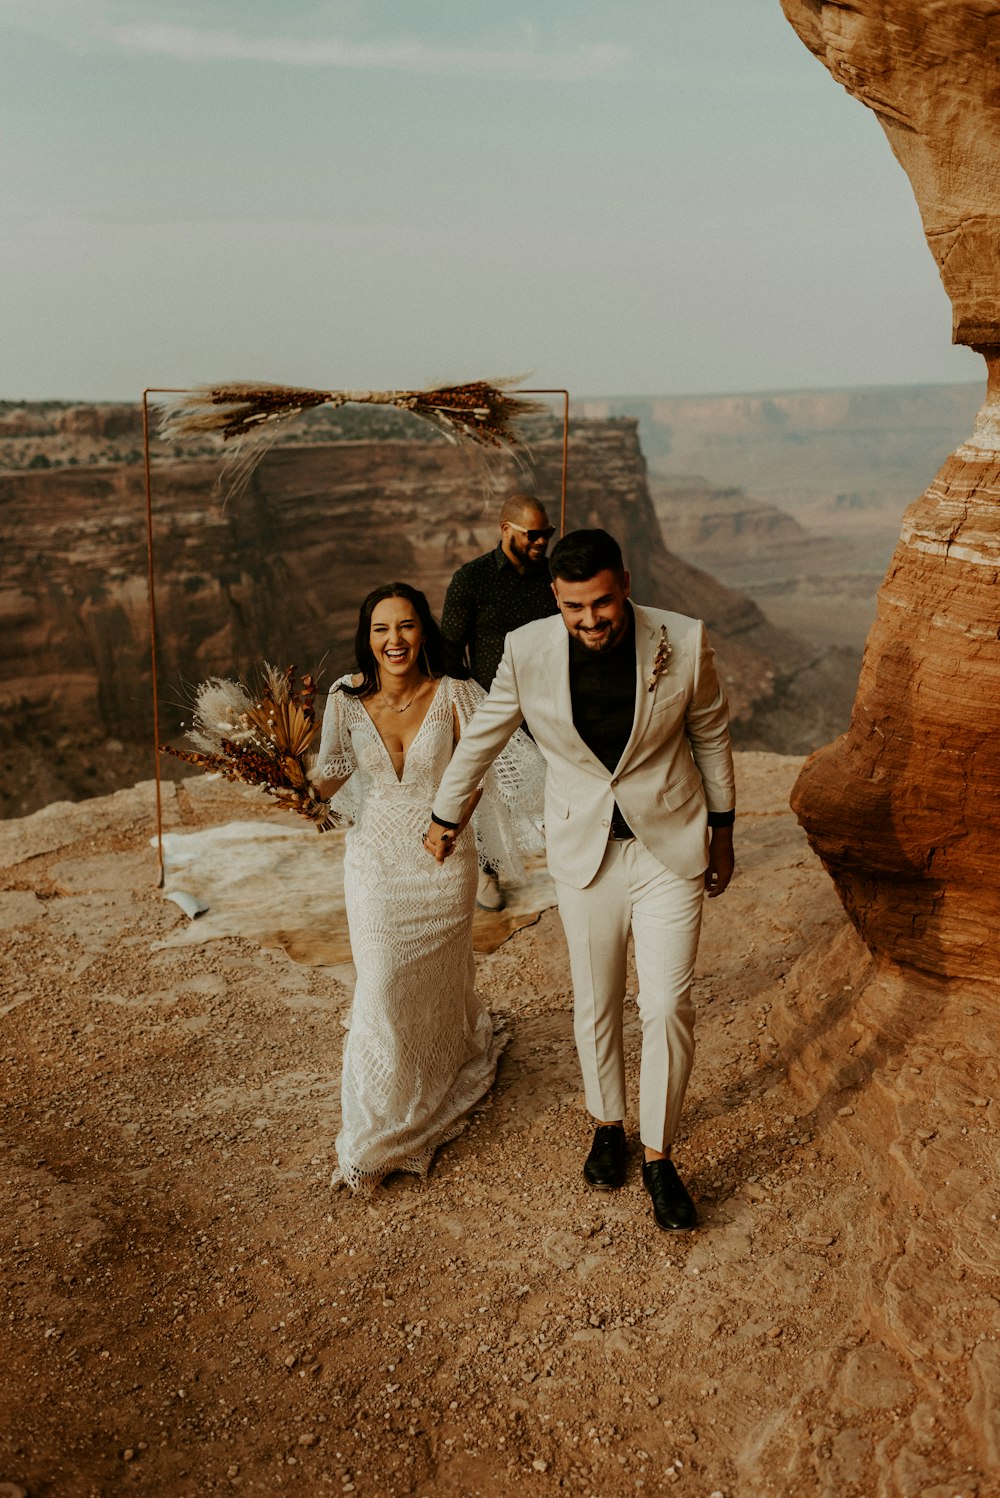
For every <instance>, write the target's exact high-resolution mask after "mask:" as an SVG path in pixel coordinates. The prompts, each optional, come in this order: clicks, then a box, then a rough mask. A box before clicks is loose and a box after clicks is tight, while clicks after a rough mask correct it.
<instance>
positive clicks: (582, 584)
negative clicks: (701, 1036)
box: [424, 530, 735, 1228]
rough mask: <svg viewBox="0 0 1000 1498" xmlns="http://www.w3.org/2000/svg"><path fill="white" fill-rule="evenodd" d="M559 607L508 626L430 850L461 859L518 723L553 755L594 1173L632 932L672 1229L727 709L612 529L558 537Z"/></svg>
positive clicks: (730, 802)
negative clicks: (468, 808)
mask: <svg viewBox="0 0 1000 1498" xmlns="http://www.w3.org/2000/svg"><path fill="white" fill-rule="evenodd" d="M549 570H550V572H551V574H552V591H553V593H554V594H555V599H556V603H557V605H558V607H559V613H560V615H561V617H560V618H558V619H556V618H550V619H540V620H538V621H536V622H535V623H533V624H526V625H524V626H523V627H522V628H521V629H516V630H514V631H513V632H512V633H511V634H509V635H508V636H507V642H506V646H505V649H504V655H503V659H502V661H501V662H500V666H499V669H498V671H497V674H496V677H495V679H494V682H493V686H492V689H491V691H490V694H489V696H488V697H487V698H486V700H485V701H484V702H483V703H481V704H480V706H479V708H478V710H477V711H476V713H475V716H474V717H473V719H472V722H471V723H470V724H469V726H468V727H467V728H466V730H465V732H464V734H463V735H462V738H461V741H460V743H459V745H458V747H457V748H456V750H455V753H454V756H453V758H452V760H451V763H450V765H449V766H448V769H447V771H446V772H445V775H444V778H443V779H442V781H441V785H440V787H439V789H438V794H437V799H436V801H435V803H434V810H433V813H432V816H431V826H430V828H429V829H428V831H427V833H426V835H425V838H424V846H425V847H426V848H427V850H428V852H430V853H432V854H433V855H434V857H435V858H436V859H437V860H438V861H439V862H440V861H442V860H443V859H445V858H446V857H447V856H448V854H449V853H450V852H451V849H452V845H453V843H454V839H455V836H456V829H457V827H458V823H459V821H460V819H461V815H462V810H463V808H464V807H465V805H466V803H467V802H468V800H469V798H470V797H471V795H472V794H473V792H474V790H475V788H476V786H477V785H478V784H479V782H480V780H481V778H482V776H483V774H484V773H485V771H486V770H487V769H488V767H489V765H490V764H491V763H492V761H493V760H494V758H495V757H496V755H497V754H498V753H499V752H500V750H501V749H502V748H503V746H504V744H505V743H506V742H507V740H508V739H509V738H510V736H511V734H512V733H513V732H514V730H515V729H516V728H517V727H518V725H519V724H520V722H521V720H522V718H523V719H524V720H525V721H526V722H527V725H528V727H529V729H530V730H531V733H532V735H533V736H534V740H535V743H536V744H537V745H538V748H539V749H540V750H541V752H542V755H543V756H544V758H545V761H546V765H547V774H546V783H545V834H546V844H547V852H548V864H549V870H550V872H551V874H552V877H553V880H554V881H555V886H556V893H557V896H558V901H559V914H560V916H561V917H562V922H563V926H564V928H565V931H566V940H567V942H568V944H569V954H570V968H571V972H572V977H573V994H574V1029H575V1034H576V1045H577V1051H578V1054H579V1058H580V1067H581V1069H582V1072H583V1080H584V1087H585V1090H586V1102H587V1108H588V1110H589V1112H590V1113H591V1114H592V1115H593V1116H594V1118H595V1119H596V1120H597V1128H596V1131H595V1133H594V1140H593V1144H592V1147H591V1150H590V1154H589V1155H588V1156H587V1160H586V1163H585V1164H584V1168H583V1173H584V1177H585V1179H586V1180H587V1182H588V1183H589V1185H591V1186H593V1187H595V1188H597V1189H599V1190H613V1189H615V1188H617V1187H619V1186H621V1185H623V1184H624V1181H625V1174H626V1165H627V1149H626V1143H625V1129H624V1123H623V1120H624V1117H625V1061H624V1050H623V1044H622V1009H623V1002H624V998H625V974H626V956H627V948H628V938H629V932H630V930H631V933H632V937H633V943H634V949H635V963H636V971H637V974H638V979H639V994H638V999H637V1003H638V1008H639V1014H640V1017H641V1020H642V1059H641V1068H640V1075H639V1133H640V1137H641V1139H642V1143H643V1145H644V1147H645V1160H644V1163H643V1167H642V1178H643V1183H644V1185H645V1187H646V1190H647V1191H648V1192H649V1195H650V1197H651V1198H652V1205H653V1214H654V1217H655V1219H656V1222H657V1223H658V1225H659V1226H660V1227H661V1228H691V1227H694V1225H695V1222H696V1215H695V1209H694V1204H693V1202H692V1201H691V1198H690V1196H689V1195H688V1193H687V1191H686V1189H685V1187H684V1185H683V1183H682V1181H681V1179H680V1177H679V1176H678V1174H677V1171H676V1170H675V1168H674V1166H673V1164H672V1162H671V1159H670V1148H671V1144H672V1142H673V1139H674V1136H675V1134H676V1131H677V1124H678V1120H679V1118H680V1112H681V1105H682V1104H683V1101H684V1091H685V1088H686V1086H687V1081H688V1077H689V1075H690V1071H691V1062H692V1058H693V1055H694V1009H693V1005H692V1002H691V984H692V979H693V976H694V963H695V955H696V952H697V947H698V934H699V929H700V926H701V912H702V903H703V897H704V895H705V893H706V891H707V893H708V896H709V898H710V899H711V898H713V897H714V896H716V895H721V894H722V893H723V891H724V890H725V888H726V886H727V885H728V883H729V881H730V879H731V877H732V873H733V821H734V818H735V812H734V810H733V807H734V801H735V796H734V785H733V758H732V751H731V747H730V742H729V713H728V706H727V703H726V698H725V695H724V693H723V691H722V689H721V687H720V686H719V682H718V678H717V676H716V674H715V667H714V665H713V660H712V651H711V649H710V647H709V644H708V641H707V639H706V637H705V627H704V625H703V624H702V623H701V621H700V620H697V619H689V618H687V617H686V616H685V615H683V614H673V613H667V612H666V611H664V610H662V609H649V608H643V607H640V606H639V605H638V604H633V603H631V602H630V601H629V575H628V573H627V572H626V571H625V568H624V565H623V562H622V554H621V549H620V547H619V546H618V543H617V542H616V541H615V540H614V538H613V537H612V536H609V535H608V533H607V531H603V530H579V531H573V532H571V533H570V534H569V535H567V536H564V537H563V539H562V540H561V541H560V542H558V544H557V545H556V547H555V548H554V550H553V552H552V555H551V558H550V561H549Z"/></svg>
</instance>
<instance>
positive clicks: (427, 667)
mask: <svg viewBox="0 0 1000 1498" xmlns="http://www.w3.org/2000/svg"><path fill="white" fill-rule="evenodd" d="M420 659H421V661H422V662H423V671H424V675H425V676H426V677H427V678H428V679H429V678H430V674H431V663H430V660H429V659H428V656H427V646H426V645H425V644H423V643H421V646H420Z"/></svg>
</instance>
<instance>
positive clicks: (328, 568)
mask: <svg viewBox="0 0 1000 1498" xmlns="http://www.w3.org/2000/svg"><path fill="white" fill-rule="evenodd" d="M67 414H71V413H67ZM98 417H99V419H97V418H95V423H92V425H94V424H96V425H97V426H99V427H100V428H101V429H102V430H103V429H104V428H105V427H106V426H107V425H108V421H107V420H106V419H105V414H104V413H100V412H99V413H98ZM72 420H73V423H74V424H76V425H80V426H86V425H87V424H86V423H85V422H84V421H83V419H82V417H79V416H77V415H73V416H72ZM531 454H532V461H533V465H534V471H533V474H532V475H531V477H530V478H526V477H524V476H520V475H518V474H517V473H516V472H514V471H513V470H512V471H509V472H504V473H502V474H499V475H497V476H496V478H495V482H496V483H497V484H499V485H500V486H502V487H501V490H500V492H504V491H505V490H506V489H509V488H513V487H517V486H520V487H523V486H524V484H525V483H526V482H530V483H532V484H533V485H534V486H535V487H536V488H537V490H538V492H539V493H540V494H542V495H543V496H545V498H546V500H547V501H548V502H549V504H550V507H551V508H552V512H553V516H554V517H557V515H558V496H559V478H560V467H561V428H559V427H557V426H556V425H555V424H547V425H543V426H541V427H540V428H539V429H538V431H537V432H536V433H534V434H533V435H532V442H531ZM217 476H218V458H217V457H215V458H212V459H211V460H208V459H192V460H184V461H175V460H172V459H169V458H158V459H157V462H156V464H155V467H154V514H155V526H154V533H155V534H154V539H155V556H156V581H157V634H158V641H159V666H160V670H159V686H160V694H161V706H162V717H161V722H162V725H163V733H164V735H166V734H168V733H171V734H173V733H176V732H177V731H178V730H179V725H180V719H181V718H182V717H183V711H182V710H181V708H180V707H179V705H178V704H179V703H181V702H182V701H183V698H184V695H185V690H186V687H185V684H190V683H192V682H197V681H200V680H202V679H204V678H205V677H206V676H208V675H211V674H228V673H231V672H233V671H234V670H236V671H248V670H249V669H250V668H251V667H252V666H253V665H254V664H255V663H257V662H259V661H260V660H261V659H268V660H273V661H281V662H288V661H294V662H295V663H296V664H297V665H298V667H299V669H300V670H306V669H313V668H316V667H317V666H318V665H319V663H320V662H322V661H324V660H325V663H326V664H325V679H326V680H330V679H332V678H333V677H334V676H336V675H338V674H339V673H340V672H342V671H344V670H346V669H348V668H349V666H350V665H351V663H352V659H353V649H352V645H353V636H354V628H355V623H356V618H357V607H358V603H359V602H360V600H361V598H362V597H363V596H364V594H365V593H366V592H367V591H368V590H369V589H370V588H372V587H374V586H375V585H377V584H379V583H382V582H385V581H386V580H388V579H392V578H403V579H407V580H410V581H413V582H416V583H417V584H418V585H419V586H421V587H422V588H424V589H425V590H426V592H427V593H428V596H429V598H430V600H431V604H432V607H433V608H435V609H438V608H440V605H441V602H442V600H443V597H444V591H445V588H446V586H447V582H448V580H449V578H450V576H451V574H452V572H453V571H454V569H455V568H456V567H457V566H458V565H459V564H460V563H462V562H464V561H466V560H468V559H469V558H470V557H472V556H475V555H477V554H478V553H479V552H482V551H485V550H487V549H489V548H490V547H491V546H493V545H494V544H495V542H496V534H497V530H496V514H497V508H498V497H497V491H496V490H495V489H490V488H486V487H485V486H484V483H483V480H482V476H481V475H479V474H477V473H476V472H475V470H474V469H471V468H470V464H469V460H468V457H467V456H466V455H464V454H463V453H460V452H456V451H455V449H453V448H452V447H450V446H448V444H446V443H444V442H442V441H440V440H433V439H432V440H429V441H428V440H421V438H416V439H412V440H358V441H352V440H337V441H326V442H318V441H314V442H312V443H311V444H303V443H296V444H295V445H291V446H287V447H285V446H282V447H279V448H275V449H274V450H273V451H272V452H271V453H270V454H269V455H268V456H267V458H265V460H264V462H263V463H262V464H261V466H260V468H259V469H258V470H257V472H256V473H255V475H254V476H253V479H252V481H251V483H250V486H249V488H248V489H247V491H246V493H245V494H243V495H241V496H240V497H239V498H238V499H230V500H229V501H228V502H226V503H223V501H222V500H221V499H220V498H219V496H218V495H217V494H216V493H214V492H213V489H214V485H215V481H216V478H217ZM567 523H568V525H569V526H570V527H573V526H579V525H590V524H602V525H605V526H607V528H608V529H609V530H611V531H613V532H615V533H616V534H617V535H618V536H619V537H620V538H621V539H622V541H623V544H624V547H625V551H626V554H627V556H628V559H629V562H630V565H631V568H632V572H633V582H634V592H635V594H636V596H637V597H638V598H640V599H642V600H644V601H648V602H653V603H656V604H659V605H662V606H665V607H670V608H676V609H679V610H680V611H682V612H684V613H690V614H695V615H698V616H700V617H702V618H704V619H705V620H706V621H707V623H708V625H709V628H710V630H711V633H712V636H713V638H714V640H715V641H716V643H717V645H718V646H719V647H720V654H721V660H722V667H723V674H724V676H725V677H726V679H727V686H728V688H729V691H730V695H731V699H732V702H733V708H734V713H735V716H736V719H737V721H738V723H740V724H743V725H747V724H749V723H750V722H751V720H752V721H753V723H754V733H755V741H756V742H757V743H760V741H761V738H762V737H764V740H765V742H766V724H765V725H764V726H763V727H761V712H763V713H764V716H765V717H766V709H767V706H768V704H769V703H770V702H771V701H772V699H773V698H774V693H775V683H776V682H780V681H781V680H783V679H784V678H785V677H787V676H788V675H789V674H792V673H795V672H797V671H799V670H801V669H802V667H803V666H804V665H806V664H808V662H809V660H810V659H811V657H812V653H811V652H810V651H809V650H808V649H806V648H805V647H803V646H802V645H801V644H800V643H799V642H797V641H795V640H794V639H793V638H791V637H789V636H788V635H785V634H783V633H782V632H781V631H779V630H776V629H774V628H773V627H771V626H770V625H769V624H768V622H767V621H766V620H765V618H764V616H763V615H762V614H761V612H760V610H759V609H758V608H757V607H756V605H754V604H753V603H752V602H751V601H750V600H749V599H747V598H746V597H744V596H742V595H741V594H739V593H736V592H733V591H731V590H729V589H727V588H725V587H723V586H722V585H721V584H718V583H716V582H715V581H714V580H713V579H712V578H711V577H709V576H708V575H707V574H705V573H703V572H700V571H699V570H698V569H697V568H695V567H692V566H689V565H688V564H687V563H685V562H682V561H681V560H680V559H679V558H677V557H675V556H673V555H672V554H671V553H670V552H668V550H667V549H666V547H665V546H664V544H663V540H662V536H661V534H660V529H659V524H658V522H657V519H656V515H655V512H654V510H653V507H652V503H651V500H650V497H649V492H648V488H647V485H646V471H645V463H644V461H643V457H642V453H641V450H640V448H639V443H638V437H637V431H636V424H635V422H634V421H626V420H617V421H577V422H574V423H573V425H572V433H571V444H570V502H569V510H568V517H567ZM0 526H2V531H3V543H4V553H5V554H4V579H3V584H2V586H0V618H2V620H3V623H4V628H3V631H2V632H0V703H2V704H3V706H4V708H5V710H6V722H7V726H8V728H10V725H12V724H14V725H16V744H15V743H14V742H13V741H11V742H9V743H5V742H4V733H5V731H6V730H5V728H4V725H2V724H0V771H2V772H3V774H5V775H9V776H15V777H16V776H18V775H20V776H22V777H23V779H22V781H19V782H18V783H17V785H16V788H14V789H12V790H11V791H9V792H8V795H9V809H10V810H12V811H20V810H25V809H28V807H29V806H33V805H37V804H44V801H45V800H52V799H55V798H56V797H57V796H65V795H66V794H67V792H69V793H70V794H80V792H81V791H82V792H83V793H86V792H87V791H91V792H92V791H98V790H102V789H109V788H111V787H112V786H113V785H115V784H116V783H120V781H118V780H117V779H116V776H117V774H118V773H119V770H120V773H121V775H122V777H123V778H126V779H127V778H134V776H135V774H136V773H137V772H138V773H145V774H148V768H147V764H148V761H146V762H144V763H143V765H142V766H141V767H140V766H139V765H138V763H137V762H136V760H135V758H134V755H131V750H130V746H132V745H147V744H150V743H151V741H152V723H151V706H150V703H151V686H150V672H149V619H148V605H147V590H146V533H145V499H144V492H143V481H142V468H141V465H139V464H135V463H131V464H116V465H108V466H95V467H79V466H78V467H72V468H71V467H64V468H61V469H57V468H55V467H50V468H47V469H45V470H42V469H38V470H36V469H31V470H30V471H20V472H8V473H7V474H3V475H0ZM845 719H846V713H845V718H842V719H841V722H843V721H845ZM829 732H830V729H829V728H828V729H827V731H826V733H825V734H824V733H822V732H820V733H818V734H817V736H816V737H814V738H813V739H812V741H811V743H810V744H809V745H807V746H803V747H812V746H813V745H814V744H815V743H817V742H822V738H823V737H826V736H828V734H829ZM108 736H110V737H111V738H112V739H113V740H116V741H118V743H119V746H122V745H124V746H126V748H125V752H122V750H121V747H119V751H118V753H119V755H120V758H119V759H118V760H111V761H109V760H108V757H107V756H106V755H103V754H101V753H100V752H99V741H100V740H102V739H106V738H107V737H108ZM43 737H44V738H45V739H47V740H49V741H50V742H49V744H48V746H46V745H45V744H44V743H43ZM26 745H33V746H34V751H33V754H32V755H31V756H28V757H26V756H25V755H24V747H25V746H26ZM136 752H139V751H136ZM53 754H54V755H56V756H57V757H58V758H59V759H60V760H61V761H62V763H61V764H60V765H59V767H58V772H59V774H61V775H62V776H63V783H62V784H61V785H60V784H58V783H57V782H56V780H54V779H52V778H47V775H46V769H45V766H46V765H47V764H48V762H49V759H50V758H51V755H53ZM130 756H131V757H130ZM8 766H9V769H8V768H7V767H8ZM81 766H82V768H81ZM89 771H94V773H92V774H89V776H88V772H89ZM85 777H86V778H85ZM36 793H37V794H38V795H39V797H40V799H37V800H36V799H35V795H36ZM26 798H27V804H25V801H26Z"/></svg>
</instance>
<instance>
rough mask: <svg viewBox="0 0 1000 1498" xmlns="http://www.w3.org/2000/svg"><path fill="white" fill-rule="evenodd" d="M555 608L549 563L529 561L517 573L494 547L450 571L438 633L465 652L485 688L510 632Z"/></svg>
mask: <svg viewBox="0 0 1000 1498" xmlns="http://www.w3.org/2000/svg"><path fill="white" fill-rule="evenodd" d="M557 612H558V610H557V608H556V601H555V598H554V597H553V596H552V580H551V578H550V577H549V564H548V562H545V561H542V562H534V563H532V562H529V563H528V565H527V567H526V568H525V570H524V572H523V573H521V572H518V570H517V568H516V567H513V566H511V564H510V562H509V561H508V560H507V558H506V556H505V555H504V551H503V547H502V546H497V547H496V549H495V550H494V551H488V552H487V553H486V554H485V556H481V557H476V559H475V561H472V562H466V564H465V566H464V567H459V569H458V571H457V572H456V573H455V576H454V577H453V578H452V580H451V582H450V583H449V584H448V592H447V594H446V595H445V600H444V610H443V612H442V614H441V633H442V634H443V635H444V637H445V639H446V640H450V641H451V643H452V644H453V645H457V646H458V648H459V649H460V650H462V651H468V655H469V668H470V670H471V671H472V674H473V676H474V677H475V679H476V681H478V682H479V684H480V686H482V687H485V688H486V690H487V691H489V689H490V686H491V685H492V682H493V678H494V676H496V674H497V667H498V666H499V664H500V658H501V656H502V655H503V646H504V640H505V639H506V638H507V636H508V634H509V633H510V631H511V630H512V629H520V627H521V625H522V624H530V623H531V621H532V620H533V619H545V618H546V617H547V616H548V615H549V614H555V613H557Z"/></svg>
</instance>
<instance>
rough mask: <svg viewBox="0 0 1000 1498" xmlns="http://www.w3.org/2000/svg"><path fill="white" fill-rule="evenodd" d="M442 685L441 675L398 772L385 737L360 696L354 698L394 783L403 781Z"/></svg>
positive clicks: (400, 783) (398, 783)
mask: <svg viewBox="0 0 1000 1498" xmlns="http://www.w3.org/2000/svg"><path fill="white" fill-rule="evenodd" d="M443 686H444V677H443V676H442V678H441V680H440V681H439V682H438V684H437V691H436V692H435V693H434V696H433V697H432V698H431V700H430V702H428V704H427V708H426V710H425V712H424V716H423V717H422V718H421V720H420V727H419V728H418V729H417V731H416V733H415V734H414V735H413V738H412V739H411V740H410V747H409V748H408V749H407V750H406V751H405V753H404V755H403V768H402V770H400V771H399V773H398V774H397V772H396V766H395V765H394V764H393V760H392V755H391V754H390V753H389V745H388V744H387V743H386V741H385V739H384V738H383V737H382V735H381V734H380V733H379V731H378V724H377V723H376V722H375V719H374V718H373V717H372V715H371V713H370V712H369V711H368V709H367V708H366V707H365V705H364V703H363V702H362V700H361V698H360V697H356V698H355V701H356V702H357V704H358V706H359V707H360V709H361V711H362V712H363V713H364V715H365V717H366V718H367V719H368V722H369V724H370V725H371V728H372V731H373V733H374V734H375V737H376V738H377V739H378V741H379V743H380V744H381V746H382V752H383V754H384V755H385V757H386V759H387V760H388V761H389V768H390V770H391V771H392V773H393V775H394V776H395V777H396V784H397V785H402V783H403V776H404V775H405V774H406V766H407V765H408V764H409V761H410V755H411V754H412V753H413V750H414V747H415V745H416V743H417V740H418V739H419V738H420V735H421V734H422V733H423V731H424V724H425V723H426V722H427V719H428V718H429V717H430V715H431V709H432V708H433V706H434V704H435V702H437V700H438V698H439V697H440V695H441V689H442V687H443Z"/></svg>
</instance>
